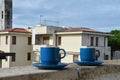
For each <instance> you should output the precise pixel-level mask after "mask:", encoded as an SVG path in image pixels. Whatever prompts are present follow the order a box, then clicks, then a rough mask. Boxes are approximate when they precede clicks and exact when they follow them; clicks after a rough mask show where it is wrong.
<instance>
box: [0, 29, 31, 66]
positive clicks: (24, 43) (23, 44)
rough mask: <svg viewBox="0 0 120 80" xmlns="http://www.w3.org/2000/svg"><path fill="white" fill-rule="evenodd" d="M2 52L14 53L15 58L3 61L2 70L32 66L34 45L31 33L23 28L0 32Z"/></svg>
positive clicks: (0, 48)
mask: <svg viewBox="0 0 120 80" xmlns="http://www.w3.org/2000/svg"><path fill="white" fill-rule="evenodd" d="M0 50H2V51H4V52H14V53H15V56H13V57H10V56H8V57H6V59H5V60H2V63H1V65H2V68H8V67H12V66H24V65H31V63H32V44H31V32H29V31H27V30H26V29H22V28H12V29H5V30H1V31H0Z"/></svg>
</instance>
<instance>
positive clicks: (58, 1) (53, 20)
mask: <svg viewBox="0 0 120 80" xmlns="http://www.w3.org/2000/svg"><path fill="white" fill-rule="evenodd" d="M45 20H47V21H46V24H47V25H55V26H62V27H87V28H92V29H95V30H99V31H103V32H109V31H111V30H115V29H120V0H13V27H21V28H23V27H35V26H36V24H40V23H42V24H45ZM48 20H49V21H48ZM57 22H58V24H57Z"/></svg>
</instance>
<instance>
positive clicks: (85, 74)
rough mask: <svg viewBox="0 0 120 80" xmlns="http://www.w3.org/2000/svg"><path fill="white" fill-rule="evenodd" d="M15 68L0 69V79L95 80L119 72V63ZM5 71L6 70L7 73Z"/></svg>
mask: <svg viewBox="0 0 120 80" xmlns="http://www.w3.org/2000/svg"><path fill="white" fill-rule="evenodd" d="M17 68H18V69H19V70H18V71H17V73H16V74H13V73H15V70H17ZM17 68H15V69H14V68H11V69H0V80H97V79H98V77H99V76H102V75H107V74H111V73H112V74H114V73H115V74H116V73H119V72H120V65H112V64H104V65H102V66H78V65H76V64H70V65H69V66H68V67H66V68H65V69H62V70H41V69H38V68H35V67H32V66H30V67H29V68H27V67H24V69H22V67H20V68H19V67H17ZM10 70H11V71H12V72H11V71H10ZM22 70H23V71H22ZM25 70H26V71H25ZM27 70H31V71H27ZM5 71H7V72H8V73H7V75H6V74H5ZM9 72H11V73H9ZM4 74H5V75H6V76H5V75H4ZM96 77H97V79H96ZM111 78H112V76H109V79H111ZM109 79H108V80H109ZM99 80H105V79H99Z"/></svg>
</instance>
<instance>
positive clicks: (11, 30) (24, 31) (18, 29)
mask: <svg viewBox="0 0 120 80" xmlns="http://www.w3.org/2000/svg"><path fill="white" fill-rule="evenodd" d="M0 32H19V33H31V32H30V31H28V30H26V29H24V28H8V29H5V30H0Z"/></svg>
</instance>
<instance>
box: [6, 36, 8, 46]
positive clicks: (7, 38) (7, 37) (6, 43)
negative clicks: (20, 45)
mask: <svg viewBox="0 0 120 80" xmlns="http://www.w3.org/2000/svg"><path fill="white" fill-rule="evenodd" d="M6 44H8V36H6Z"/></svg>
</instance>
